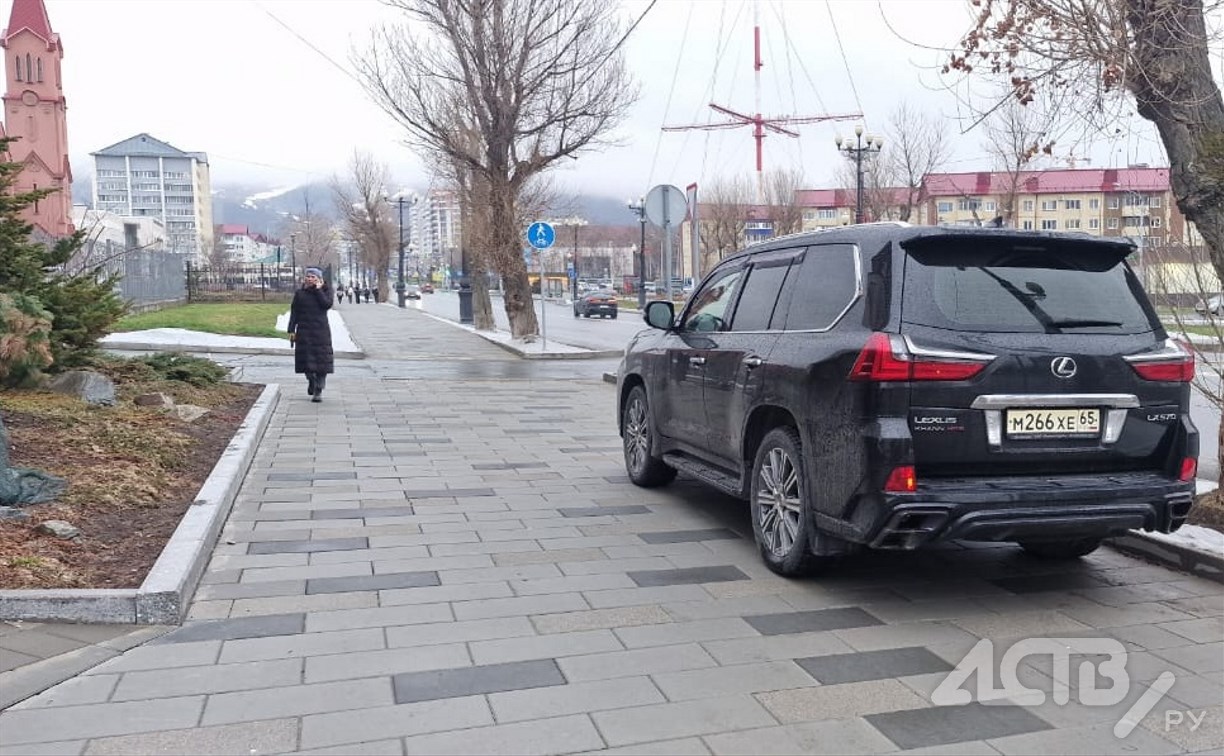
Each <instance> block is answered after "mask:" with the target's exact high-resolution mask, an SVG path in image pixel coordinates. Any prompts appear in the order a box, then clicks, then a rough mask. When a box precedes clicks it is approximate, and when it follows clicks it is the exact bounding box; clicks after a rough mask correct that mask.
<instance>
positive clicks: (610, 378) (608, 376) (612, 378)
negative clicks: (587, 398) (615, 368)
mask: <svg viewBox="0 0 1224 756" xmlns="http://www.w3.org/2000/svg"><path fill="white" fill-rule="evenodd" d="M603 379H604V383H611V384H612V385H613V386H615V385H616V379H617V376H616V373H604V374H603Z"/></svg>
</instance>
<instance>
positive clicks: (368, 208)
mask: <svg viewBox="0 0 1224 756" xmlns="http://www.w3.org/2000/svg"><path fill="white" fill-rule="evenodd" d="M346 178H347V179H348V180H347V181H341V180H340V179H339V178H338V177H332V181H331V190H332V199H333V201H334V203H335V206H336V212H337V213H338V214H339V215H340V219H341V222H342V223H343V224H344V228H345V231H346V232H347V233H348V236H349V237H350V238H351V239H353V240H354V241H355V242H357V249H358V250H359V254H360V258H361V263H362V265H363V266H364V267H366V268H368V269H372V270H374V271H375V273H374V275H375V286H376V287H377V288H378V292H379V299H381V300H382V301H384V302H385V301H387V299H388V295H389V293H390V284H389V282H388V280H387V270H388V269H389V268H390V267H391V253H392V251H393V250H395V249H396V245H397V243H398V239H399V236H398V233H399V229H398V227H397V224H396V219H395V218H393V217H392V210H391V205H390V204H389V203H388V202H387V196H388V185H389V184H390V183H391V169H390V168H388V167H387V165H386V164H385V163H380V162H378V161H377V160H375V159H374V157H373V156H372V155H370V154H369V153H365V152H354V153H353V159H352V161H351V162H350V163H349V175H348V176H347V177H346Z"/></svg>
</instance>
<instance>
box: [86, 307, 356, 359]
mask: <svg viewBox="0 0 1224 756" xmlns="http://www.w3.org/2000/svg"><path fill="white" fill-rule="evenodd" d="M327 323H328V325H330V326H331V332H332V349H334V350H335V351H337V352H359V351H361V348H360V347H359V346H357V344H356V343H354V342H353V336H352V334H351V333H349V329H348V326H347V325H345V323H344V318H343V316H341V315H340V313H338V312H336V311H335V310H329V311H328V313H327ZM288 325H289V313H288V312H285V313H282V314H281V315H279V316H278V317H277V318H276V328H277V330H280V331H283V330H285V329H286V328H287V327H288ZM101 344H102V346H113V345H119V344H151V345H154V346H166V347H202V348H211V347H242V348H246V349H285V348H287V347H288V346H289V338H288V334H286V336H285V338H283V339H269V338H263V337H258V336H227V335H224V334H219V333H204V332H202V331H189V330H187V329H185V328H152V329H149V330H147V331H126V332H124V333H112V334H110V335H109V336H106V337H104V338H103V339H102V340H101Z"/></svg>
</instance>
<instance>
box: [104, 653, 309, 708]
mask: <svg viewBox="0 0 1224 756" xmlns="http://www.w3.org/2000/svg"><path fill="white" fill-rule="evenodd" d="M86 679H89V678H86ZM301 679H302V660H301V659H279V660H275V661H265V662H251V663H249V664H221V665H217V666H207V667H186V668H180V669H158V670H146V671H143V672H128V673H126V674H124V675H123V679H122V680H120V681H119V685H118V687H116V688H115V691H114V694H113V695H112V696H111V699H110V700H112V701H139V700H144V699H149V698H171V697H173V696H190V695H199V694H209V693H227V692H231V691H236V690H247V689H250V688H270V687H276V686H283V685H294V684H296V683H298V682H300V681H301Z"/></svg>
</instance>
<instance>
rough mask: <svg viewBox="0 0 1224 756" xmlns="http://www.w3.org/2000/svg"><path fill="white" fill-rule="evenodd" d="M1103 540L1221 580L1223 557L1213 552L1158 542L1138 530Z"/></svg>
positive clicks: (1147, 557) (1158, 560)
mask: <svg viewBox="0 0 1224 756" xmlns="http://www.w3.org/2000/svg"><path fill="white" fill-rule="evenodd" d="M1105 543H1106V544H1107V545H1108V546H1111V547H1112V548H1114V549H1115V550H1117V551H1120V552H1122V553H1123V554H1130V555H1132V556H1138V557H1142V558H1143V559H1146V560H1148V561H1150V562H1156V563H1157V564H1160V565H1162V566H1165V567H1172V568H1173V569H1176V570H1181V571H1182V572H1188V573H1190V574H1191V575H1195V576H1197V577H1201V578H1206V579H1208V580H1214V581H1215V582H1217V583H1224V557H1220V556H1218V555H1216V554H1211V553H1209V552H1205V551H1199V550H1197V549H1192V548H1190V547H1188V546H1183V545H1181V544H1176V543H1169V542H1168V541H1162V540H1160V539H1157V538H1152V537H1151V536H1149V535H1148V534H1146V533H1142V532H1138V531H1131V532H1130V534H1129V535H1124V536H1117V537H1115V538H1108V539H1106V540H1105Z"/></svg>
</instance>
